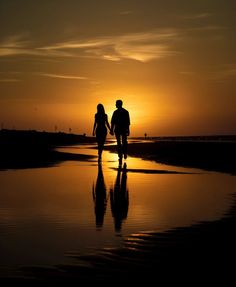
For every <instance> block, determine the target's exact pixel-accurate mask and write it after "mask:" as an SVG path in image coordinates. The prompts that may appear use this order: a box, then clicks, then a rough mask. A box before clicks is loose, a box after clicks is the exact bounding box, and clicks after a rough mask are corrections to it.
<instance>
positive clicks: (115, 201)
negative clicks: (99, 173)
mask: <svg viewBox="0 0 236 287" xmlns="http://www.w3.org/2000/svg"><path fill="white" fill-rule="evenodd" d="M121 171H122V174H121ZM110 203H111V211H112V216H113V218H114V224H115V230H116V231H120V230H121V226H122V222H123V221H124V219H126V218H127V215H128V207H129V192H128V189H127V171H126V163H124V166H123V170H122V168H121V167H120V166H119V168H118V172H117V177H116V182H115V185H114V189H111V190H110Z"/></svg>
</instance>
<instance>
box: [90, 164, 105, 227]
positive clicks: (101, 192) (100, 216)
mask: <svg viewBox="0 0 236 287" xmlns="http://www.w3.org/2000/svg"><path fill="white" fill-rule="evenodd" d="M93 201H94V211H95V216H96V226H97V227H98V228H101V227H102V225H103V221H104V215H105V212H106V207H107V194H106V185H105V182H104V177H103V172H102V166H101V164H99V165H98V175H97V181H96V185H95V187H94V185H93Z"/></svg>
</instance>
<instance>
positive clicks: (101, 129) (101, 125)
mask: <svg viewBox="0 0 236 287" xmlns="http://www.w3.org/2000/svg"><path fill="white" fill-rule="evenodd" d="M107 128H108V129H109V131H110V129H111V128H110V125H109V122H108V117H107V114H106V113H105V109H104V107H103V105H102V104H98V105H97V113H96V114H95V119H94V125H93V135H95V134H96V138H97V144H98V161H101V158H102V151H103V147H104V144H105V141H106V136H107Z"/></svg>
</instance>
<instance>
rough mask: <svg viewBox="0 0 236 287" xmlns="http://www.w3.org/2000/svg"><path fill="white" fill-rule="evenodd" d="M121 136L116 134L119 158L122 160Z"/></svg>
mask: <svg viewBox="0 0 236 287" xmlns="http://www.w3.org/2000/svg"><path fill="white" fill-rule="evenodd" d="M120 137H121V135H120V134H118V133H116V141H117V152H118V157H119V158H120V159H122V146H121V140H120Z"/></svg>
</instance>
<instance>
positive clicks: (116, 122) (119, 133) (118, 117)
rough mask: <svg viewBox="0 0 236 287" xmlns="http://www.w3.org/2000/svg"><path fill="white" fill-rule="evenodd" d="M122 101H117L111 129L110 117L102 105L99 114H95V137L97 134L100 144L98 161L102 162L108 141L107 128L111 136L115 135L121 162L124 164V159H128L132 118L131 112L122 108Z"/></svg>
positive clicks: (99, 107)
mask: <svg viewBox="0 0 236 287" xmlns="http://www.w3.org/2000/svg"><path fill="white" fill-rule="evenodd" d="M122 105H123V102H122V101H121V100H117V101H116V108H117V109H116V110H115V111H114V113H113V115H112V119H111V127H110V124H109V122H108V116H107V114H106V113H105V109H104V107H103V105H102V104H98V105H97V113H96V114H95V119H94V125H93V135H95V134H96V139H97V144H98V161H101V158H102V151H103V147H104V144H105V141H106V136H107V128H108V129H109V131H110V134H111V135H114V134H115V137H116V141H117V152H118V157H119V162H120V163H121V162H122V157H123V156H124V159H126V158H127V144H128V142H127V136H129V134H130V129H129V126H130V117H129V112H128V111H127V110H126V109H124V108H123V107H122Z"/></svg>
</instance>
